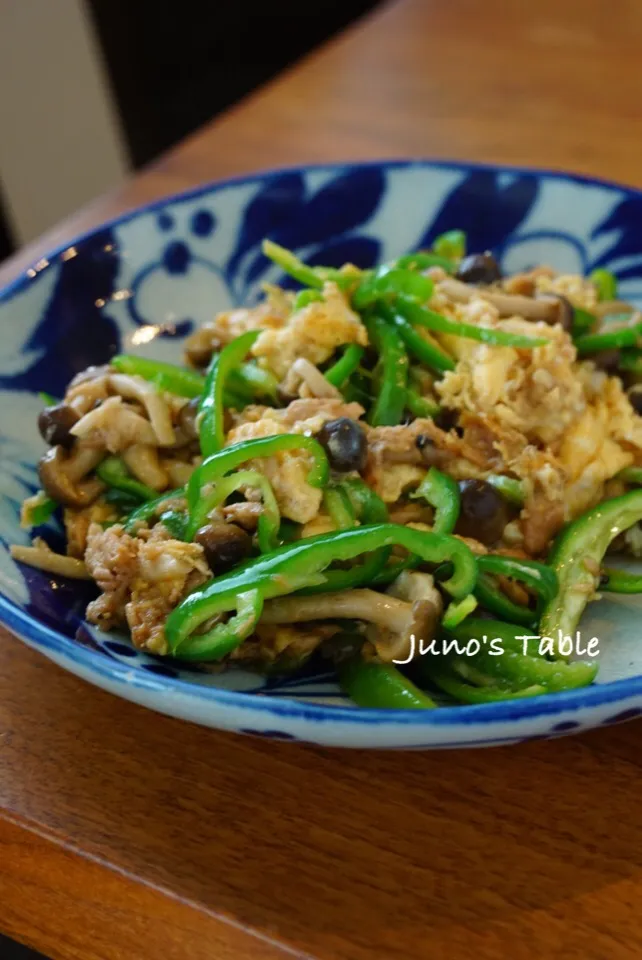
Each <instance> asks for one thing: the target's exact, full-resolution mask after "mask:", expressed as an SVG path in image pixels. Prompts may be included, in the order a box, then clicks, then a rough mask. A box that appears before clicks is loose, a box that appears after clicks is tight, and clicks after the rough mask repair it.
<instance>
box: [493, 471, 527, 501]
mask: <svg viewBox="0 0 642 960" xmlns="http://www.w3.org/2000/svg"><path fill="white" fill-rule="evenodd" d="M486 483H490V485H491V487H494V488H495V490H497V493H499V494H501V496H502V497H503V498H504V500H507V501H508V502H509V503H512V504H513V505H514V506H516V507H521V506H522V505H523V503H524V500H525V496H524V484H523V483H522V481H521V480H516V479H515V478H514V477H504V476H501V475H500V474H497V475H494V476H490V477H486Z"/></svg>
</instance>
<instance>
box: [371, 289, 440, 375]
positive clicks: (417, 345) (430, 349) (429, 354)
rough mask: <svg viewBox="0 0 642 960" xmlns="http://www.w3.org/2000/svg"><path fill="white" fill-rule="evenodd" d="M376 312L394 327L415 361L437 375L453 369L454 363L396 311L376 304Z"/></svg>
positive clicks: (385, 305)
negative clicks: (435, 371) (418, 361)
mask: <svg viewBox="0 0 642 960" xmlns="http://www.w3.org/2000/svg"><path fill="white" fill-rule="evenodd" d="M377 312H378V314H379V315H380V316H382V317H383V318H384V320H385V321H386V323H389V324H391V325H392V326H394V327H395V328H396V329H397V331H398V332H399V335H400V336H401V339H402V340H403V342H404V343H405V344H406V347H407V348H408V350H409V351H410V353H412V354H413V355H414V356H415V357H416V358H417V360H420V361H421V363H425V364H426V366H427V367H431V368H432V369H433V370H437V371H438V372H439V373H445V372H446V370H454V369H455V361H454V360H453V358H452V357H451V356H450V355H449V354H447V353H446V352H445V351H444V350H442V349H441V347H440V346H439V345H438V344H437V343H435V342H434V341H433V340H427V339H426V338H425V337H422V335H421V334H420V333H417V331H416V330H415V328H414V327H413V325H412V324H411V323H409V321H408V320H406V318H405V317H404V316H402V314H401V313H399V312H398V311H397V310H396V309H393V308H391V307H390V306H388V305H387V304H384V303H379V304H377Z"/></svg>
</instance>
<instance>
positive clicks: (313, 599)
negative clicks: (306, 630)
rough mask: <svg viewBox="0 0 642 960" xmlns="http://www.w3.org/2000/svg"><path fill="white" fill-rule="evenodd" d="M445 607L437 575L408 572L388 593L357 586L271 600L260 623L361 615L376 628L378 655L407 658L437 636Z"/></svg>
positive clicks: (371, 636) (374, 639) (372, 635)
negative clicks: (437, 587) (436, 581)
mask: <svg viewBox="0 0 642 960" xmlns="http://www.w3.org/2000/svg"><path fill="white" fill-rule="evenodd" d="M402 597H403V599H402ZM441 608H442V602H441V597H440V595H439V593H438V592H437V590H436V589H435V588H434V585H433V580H432V577H430V576H429V575H428V574H418V573H404V574H401V575H400V576H399V577H398V578H397V580H396V581H395V583H394V585H393V586H392V587H391V588H390V589H389V592H388V593H377V592H376V591H375V590H368V589H357V590H344V591H339V592H336V593H320V594H315V595H314V596H308V597H306V596H296V597H294V596H290V597H281V598H279V599H277V600H270V601H268V602H267V603H266V604H265V607H264V608H263V613H262V615H261V623H303V622H304V621H310V620H362V621H365V622H366V623H368V624H371V625H373V627H376V628H377V629H376V630H372V631H369V632H368V638H369V639H370V640H371V642H372V643H373V645H374V647H375V649H376V651H377V655H378V656H379V658H380V659H381V660H384V661H386V662H390V661H392V660H396V659H399V660H405V659H407V658H408V653H409V652H411V651H412V650H415V649H417V648H418V647H419V645H420V644H421V643H422V642H424V643H425V642H427V641H429V640H431V639H432V637H433V635H434V632H435V629H436V627H437V623H438V621H439V617H440V614H441Z"/></svg>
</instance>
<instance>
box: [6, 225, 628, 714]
mask: <svg viewBox="0 0 642 960" xmlns="http://www.w3.org/2000/svg"><path fill="white" fill-rule="evenodd" d="M465 244H466V238H465V236H464V235H463V234H462V233H461V232H460V231H456V230H454V231H451V232H449V233H446V234H443V235H441V236H440V237H438V238H437V239H436V240H435V242H434V244H433V248H432V249H431V250H428V251H421V252H418V253H413V254H409V255H407V256H403V257H400V258H399V259H398V260H395V261H394V262H392V263H387V264H385V265H383V266H381V267H378V268H376V269H372V270H360V269H358V268H357V267H355V266H353V265H351V264H346V265H345V266H343V267H341V268H340V269H337V268H331V267H318V266H314V267H312V266H307V265H306V264H304V263H302V262H301V261H300V260H298V259H297V257H296V256H295V255H294V254H293V253H291V252H290V251H288V250H285V249H283V248H282V247H279V246H277V245H276V244H274V243H272V242H270V241H269V240H266V241H265V243H264V248H263V249H264V254H265V256H266V257H267V258H269V259H271V260H272V261H274V263H275V264H277V265H278V266H279V267H280V268H281V269H282V270H283V272H284V273H285V274H288V275H289V276H290V277H291V278H293V279H294V280H296V281H298V284H299V286H300V287H301V289H298V291H292V290H290V289H284V288H280V287H276V286H271V285H266V287H265V297H264V299H263V301H262V302H261V303H259V304H258V306H253V307H244V308H241V309H234V310H230V311H226V312H224V313H221V314H219V315H218V316H216V317H215V319H213V320H212V321H211V322H210V323H207V324H206V325H205V326H204V327H202V328H201V329H199V330H198V331H197V332H196V333H195V334H193V335H192V336H191V337H190V338H189V340H188V342H187V349H186V365H185V366H174V365H171V364H168V363H162V362H158V361H155V360H149V359H145V358H143V357H138V356H129V355H119V356H115V357H113V358H112V360H111V363H109V364H108V365H106V366H103V367H91V368H89V369H87V370H85V371H84V372H82V373H80V374H79V375H78V376H76V377H75V378H74V380H72V382H71V383H70V384H69V387H68V389H67V392H66V395H65V397H64V399H63V400H62V401H61V402H58V401H57V400H55V399H54V398H47V397H45V398H44V400H45V404H46V405H45V408H44V409H43V411H42V413H41V414H40V418H39V428H40V432H41V434H42V436H43V438H44V440H45V441H46V443H47V444H48V447H49V449H48V451H47V452H46V453H45V454H44V456H43V457H42V459H41V461H40V464H39V476H40V482H41V485H42V489H41V490H40V491H38V492H37V493H35V494H34V495H33V496H31V497H30V498H29V499H28V500H27V501H25V503H24V507H23V523H24V525H25V526H27V527H30V528H31V527H39V526H41V525H43V524H44V523H46V521H47V520H48V519H49V517H50V516H51V515H52V513H53V512H54V511H55V510H56V509H57V508H58V507H60V508H61V509H62V517H63V520H64V526H65V530H66V536H67V553H66V555H64V556H63V555H61V554H59V553H55V552H54V551H53V550H51V549H50V547H49V546H48V545H47V543H46V541H45V540H44V539H42V538H41V537H36V538H35V539H34V541H33V546H31V547H14V548H13V555H14V557H15V558H16V559H18V560H20V561H22V562H25V563H29V564H32V565H33V566H37V567H40V568H41V569H43V570H46V571H49V572H51V573H52V574H58V575H62V576H67V577H85V578H91V579H92V580H94V581H95V583H96V585H97V586H98V588H99V591H100V593H99V595H98V597H97V599H95V600H93V601H92V602H91V603H90V604H89V607H88V610H87V616H88V618H89V620H90V621H92V622H93V623H95V624H97V625H99V626H100V627H101V628H102V629H104V630H128V631H129V632H130V634H131V638H132V642H133V643H134V644H135V646H136V647H138V648H139V649H141V650H145V651H147V652H149V653H151V654H156V655H159V656H168V657H176V658H179V659H181V660H185V661H196V662H199V663H202V664H208V663H212V662H214V663H216V664H218V665H219V668H221V667H222V666H224V665H227V666H230V667H231V666H233V665H235V664H241V665H243V666H245V667H251V668H254V669H258V670H262V671H269V672H271V673H278V672H286V671H293V670H298V669H300V668H301V667H302V666H303V664H304V663H305V662H306V661H307V660H309V658H310V657H312V656H314V657H315V658H318V657H323V658H325V660H326V663H327V664H332V665H334V667H336V670H337V672H338V676H339V679H340V682H341V684H342V686H343V688H344V690H345V691H346V692H347V693H348V694H349V695H350V696H351V697H352V698H353V700H354V701H355V702H356V703H357V704H359V705H362V706H374V707H409V708H427V707H433V706H434V705H435V703H434V700H433V699H432V693H434V692H435V691H438V690H439V691H442V692H445V693H446V694H448V695H449V697H451V698H454V699H455V700H456V701H457V702H464V703H485V702H489V701H495V700H505V699H509V698H513V697H524V696H535V695H538V694H543V693H547V692H552V691H557V690H565V689H571V688H574V687H579V686H584V685H586V684H588V683H590V682H592V680H593V678H594V676H595V673H596V669H597V668H596V664H595V662H594V661H582V660H579V661H578V660H569V659H568V658H567V657H566V654H565V652H564V643H563V640H564V637H566V636H573V635H574V633H575V631H576V629H577V625H578V623H579V619H580V617H581V614H582V612H583V610H584V608H585V606H586V604H587V603H588V602H589V601H590V600H591V599H594V598H595V597H596V595H597V594H596V591H597V590H598V589H599V590H607V589H608V590H614V591H620V592H639V591H641V590H642V577H635V576H633V575H631V574H626V573H624V572H622V571H620V570H617V571H614V570H609V569H608V568H605V566H604V555H605V553H606V551H607V549H608V548H609V547H611V548H612V549H619V550H621V551H628V552H631V553H633V554H636V555H640V554H642V531H641V530H640V527H639V521H640V519H642V488H641V489H638V485H642V417H641V416H640V413H641V412H642V317H641V316H640V314H638V313H637V312H636V311H635V310H634V309H633V308H632V307H631V306H630V305H628V304H626V303H623V302H621V301H619V300H618V299H617V289H616V281H615V278H614V276H613V275H612V274H610V273H608V272H607V271H605V270H596V271H595V272H594V273H593V274H591V276H589V277H581V276H570V275H559V274H556V273H555V271H553V270H552V269H549V268H548V267H544V266H538V267H535V268H534V269H531V270H528V271H525V272H523V273H519V274H516V275H513V276H502V274H501V272H500V269H499V266H498V264H497V262H496V260H495V258H494V257H493V255H492V254H491V253H489V252H482V253H472V254H468V253H467V252H466V249H465ZM638 381H640V383H639V384H638ZM524 635H536V636H541V637H549V638H552V640H551V645H550V647H549V648H548V651H547V652H546V653H542V652H541V649H540V648H539V647H538V646H537V644H533V642H532V641H531V642H530V643H531V645H530V646H529V644H528V642H525V641H523V639H522V637H523V636H524ZM482 637H487V638H488V639H489V640H490V638H497V640H498V641H499V640H501V655H498V654H497V652H496V650H497V649H498V648H497V647H495V648H494V649H491V648H490V647H489V646H488V645H487V643H486V642H485V641H484V642H482ZM473 638H478V639H479V642H478V643H475V644H472V646H471V643H470V642H471V640H472V639H473ZM437 641H438V642H437ZM477 648H479V649H477Z"/></svg>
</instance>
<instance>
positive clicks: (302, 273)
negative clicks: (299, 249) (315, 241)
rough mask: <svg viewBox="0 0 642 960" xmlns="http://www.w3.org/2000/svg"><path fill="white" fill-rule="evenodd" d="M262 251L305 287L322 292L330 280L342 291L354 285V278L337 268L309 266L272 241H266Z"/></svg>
mask: <svg viewBox="0 0 642 960" xmlns="http://www.w3.org/2000/svg"><path fill="white" fill-rule="evenodd" d="M261 250H262V252H263V256H265V257H267V258H268V260H271V261H272V263H275V264H276V265H277V267H281V269H282V270H283V272H284V273H287V274H289V276H291V277H294V279H295V280H298V281H299V283H302V284H303V286H305V287H312V288H313V289H314V290H322V289H323V284H324V283H325V282H326V281H328V280H332V281H333V282H334V283H336V284H337V286H338V287H339V288H340V289H342V290H345V289H347V288H348V287H350V286H352V284H353V283H354V277H351V276H349V275H348V274H344V273H341V271H340V270H337V269H336V267H310V266H308V265H307V263H304V262H303V261H302V260H299V258H298V257H297V256H296V254H294V253H292V251H291V250H286V248H285V247H281V246H280V245H279V244H278V243H274V242H273V241H272V240H264V241H263V243H262V245H261Z"/></svg>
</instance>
